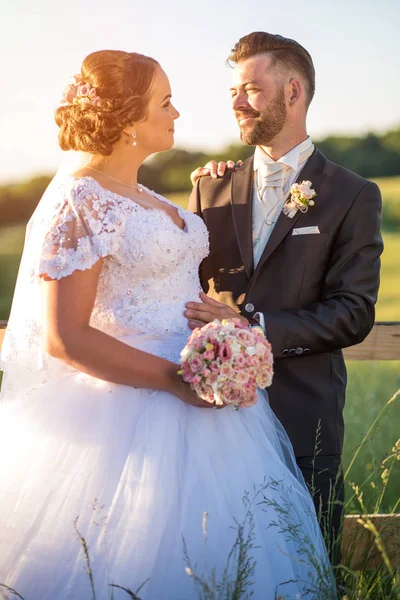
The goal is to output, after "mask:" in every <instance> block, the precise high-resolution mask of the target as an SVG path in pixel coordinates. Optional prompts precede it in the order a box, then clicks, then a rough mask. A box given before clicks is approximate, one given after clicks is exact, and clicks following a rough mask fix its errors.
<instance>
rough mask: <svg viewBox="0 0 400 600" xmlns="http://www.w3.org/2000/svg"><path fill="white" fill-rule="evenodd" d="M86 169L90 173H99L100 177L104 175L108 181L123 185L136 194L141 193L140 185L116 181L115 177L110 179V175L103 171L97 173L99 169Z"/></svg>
mask: <svg viewBox="0 0 400 600" xmlns="http://www.w3.org/2000/svg"><path fill="white" fill-rule="evenodd" d="M86 168H87V169H90V170H91V171H96V173H100V175H104V176H105V177H108V178H109V179H112V180H113V181H116V182H117V183H120V184H121V185H125V186H126V187H129V188H131V189H133V190H136V191H137V192H143V188H142V186H141V185H132V184H130V183H125V182H124V181H121V180H120V179H117V178H116V177H112V176H111V175H107V173H104V171H99V169H95V168H94V167H86Z"/></svg>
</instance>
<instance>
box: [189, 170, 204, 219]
mask: <svg viewBox="0 0 400 600" xmlns="http://www.w3.org/2000/svg"><path fill="white" fill-rule="evenodd" d="M200 179H201V178H200ZM200 179H198V180H197V181H196V183H195V184H194V186H193V189H192V192H191V194H190V196H189V201H188V205H187V210H188V211H190V212H191V213H194V214H195V215H198V216H199V217H201V205H200Z"/></svg>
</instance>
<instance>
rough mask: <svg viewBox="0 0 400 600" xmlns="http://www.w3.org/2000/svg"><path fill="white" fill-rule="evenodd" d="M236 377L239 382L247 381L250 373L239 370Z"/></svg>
mask: <svg viewBox="0 0 400 600" xmlns="http://www.w3.org/2000/svg"><path fill="white" fill-rule="evenodd" d="M235 378H236V381H238V382H239V383H247V382H248V380H249V375H248V374H247V373H246V371H237V372H235Z"/></svg>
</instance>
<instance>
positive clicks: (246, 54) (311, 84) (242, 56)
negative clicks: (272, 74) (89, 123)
mask: <svg viewBox="0 0 400 600" xmlns="http://www.w3.org/2000/svg"><path fill="white" fill-rule="evenodd" d="M256 54H269V55H270V56H271V58H272V61H273V62H272V64H273V65H276V66H277V67H278V68H283V69H285V70H286V71H288V72H290V71H296V72H297V73H299V74H300V75H302V76H303V78H304V80H305V83H306V87H307V106H309V105H310V102H311V100H312V99H313V97H314V93H315V69H314V64H313V61H312V58H311V56H310V54H309V53H308V52H307V50H306V49H305V48H303V46H301V45H300V44H299V43H298V42H296V41H295V40H291V39H290V38H285V37H282V36H281V35H277V34H273V33H266V32H265V31H254V32H253V33H249V34H248V35H245V36H244V37H242V38H240V40H239V41H238V42H237V43H236V44H235V46H234V47H233V48H232V51H231V55H230V56H229V58H228V63H229V64H230V63H238V62H240V61H242V60H246V59H247V58H251V57H252V56H255V55H256Z"/></svg>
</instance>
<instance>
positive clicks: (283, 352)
mask: <svg viewBox="0 0 400 600" xmlns="http://www.w3.org/2000/svg"><path fill="white" fill-rule="evenodd" d="M288 352H289V350H288V348H285V349H284V350H282V352H281V354H287V353H288Z"/></svg>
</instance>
